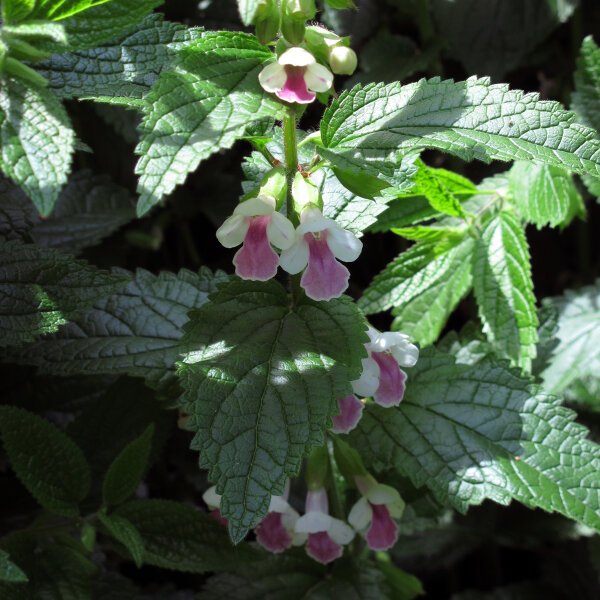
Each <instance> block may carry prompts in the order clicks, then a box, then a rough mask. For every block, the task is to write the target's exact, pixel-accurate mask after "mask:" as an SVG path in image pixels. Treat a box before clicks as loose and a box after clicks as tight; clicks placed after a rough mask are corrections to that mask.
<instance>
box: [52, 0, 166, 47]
mask: <svg viewBox="0 0 600 600" xmlns="http://www.w3.org/2000/svg"><path fill="white" fill-rule="evenodd" d="M162 3H163V0H136V1H135V2H131V0H110V2H108V3H107V4H103V5H99V6H94V7H92V8H88V9H87V10H86V11H85V12H83V13H80V14H77V15H75V16H72V17H70V18H69V19H67V20H65V21H63V24H64V27H65V32H66V34H67V39H68V43H69V47H71V48H78V49H82V48H91V47H94V46H99V45H100V44H102V43H104V42H106V41H108V40H111V39H113V38H116V37H117V36H120V35H123V33H125V32H127V31H131V30H134V29H136V28H137V26H138V25H139V24H140V22H141V21H142V20H143V19H144V17H146V16H147V15H148V14H150V13H151V12H152V11H153V10H154V9H155V8H156V7H157V6H160V5H161V4H162ZM60 50H61V49H59V48H57V49H56V51H60Z"/></svg>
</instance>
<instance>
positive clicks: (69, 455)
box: [0, 406, 90, 516]
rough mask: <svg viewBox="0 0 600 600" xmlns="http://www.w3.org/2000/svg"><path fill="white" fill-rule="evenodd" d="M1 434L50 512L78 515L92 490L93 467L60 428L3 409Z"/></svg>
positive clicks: (17, 466) (14, 463) (17, 410)
mask: <svg viewBox="0 0 600 600" xmlns="http://www.w3.org/2000/svg"><path fill="white" fill-rule="evenodd" d="M0 433H1V434H2V442H3V444H4V449H5V450H6V454H7V455H8V458H9V460H10V464H11V466H12V468H13V469H14V470H15V473H16V474H17V476H18V477H19V479H20V480H21V482H22V483H23V485H24V486H25V487H26V488H27V489H28V490H29V492H30V493H31V495H32V496H33V497H34V498H35V499H36V500H37V501H38V502H39V503H40V504H41V505H42V506H44V507H45V508H47V509H48V510H50V511H52V512H55V513H58V514H60V515H67V516H75V515H77V514H78V508H77V504H78V503H79V502H81V500H83V499H84V498H85V496H86V495H87V493H88V491H89V488H90V467H89V465H88V463H87V461H86V460H85V457H84V456H83V453H82V452H81V450H80V449H79V448H78V447H77V445H76V444H75V443H74V442H73V441H72V440H71V439H70V438H69V437H68V436H67V435H66V434H65V433H63V432H62V431H61V430H60V429H58V428H56V427H55V426H54V425H52V424H51V423H49V422H48V421H46V420H45V419H42V418H41V417H38V416H37V415H34V414H32V413H30V412H27V411H25V410H22V409H20V408H16V407H14V406H0Z"/></svg>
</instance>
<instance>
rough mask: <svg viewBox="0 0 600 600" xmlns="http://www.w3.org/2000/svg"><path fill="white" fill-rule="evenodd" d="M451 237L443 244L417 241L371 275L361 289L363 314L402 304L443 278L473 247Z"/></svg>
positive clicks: (452, 270)
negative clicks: (454, 240)
mask: <svg viewBox="0 0 600 600" xmlns="http://www.w3.org/2000/svg"><path fill="white" fill-rule="evenodd" d="M456 244H457V242H456V243H454V248H453V244H452V241H450V242H449V243H448V244H446V245H444V246H443V247H441V248H440V247H438V246H437V244H436V243H430V242H420V243H418V244H415V245H414V246H411V247H410V248H409V249H408V250H406V251H405V252H402V254H400V255H399V256H398V257H397V258H396V259H395V260H393V261H392V262H391V263H390V264H389V265H388V266H387V267H385V269H383V271H381V273H379V274H378V275H376V276H375V278H374V279H373V281H372V282H371V285H370V286H369V287H368V288H367V289H366V290H365V291H364V293H363V296H362V297H361V298H360V299H359V301H358V305H359V306H360V308H361V309H362V310H363V311H364V312H365V313H366V314H373V313H377V312H382V311H384V310H387V309H389V308H392V307H393V306H396V307H398V306H402V305H404V304H406V303H407V302H410V301H411V300H412V299H413V298H415V297H416V296H418V295H419V294H421V293H423V292H424V291H425V290H427V289H428V288H429V287H431V286H432V285H435V284H437V283H439V282H440V281H443V280H445V279H446V278H447V276H448V275H449V274H450V273H453V272H454V271H455V270H456V264H457V262H460V261H464V260H465V258H467V257H468V256H469V253H470V252H471V251H472V249H473V245H472V244H471V243H469V242H468V240H467V242H465V243H464V244H459V245H458V246H457V245H456Z"/></svg>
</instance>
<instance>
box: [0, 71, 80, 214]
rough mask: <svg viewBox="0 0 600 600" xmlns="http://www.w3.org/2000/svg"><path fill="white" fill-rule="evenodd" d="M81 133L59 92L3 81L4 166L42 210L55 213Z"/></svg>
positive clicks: (0, 165)
mask: <svg viewBox="0 0 600 600" xmlns="http://www.w3.org/2000/svg"><path fill="white" fill-rule="evenodd" d="M74 137H75V134H74V132H73V130H72V129H71V125H70V123H69V117H68V116H67V113H66V112H65V109H64V108H63V107H62V105H61V104H60V102H59V101H58V100H57V99H56V97H55V96H54V94H52V93H51V92H49V91H48V90H44V89H36V90H34V89H32V88H28V87H24V86H23V85H21V84H20V83H18V82H17V81H15V80H13V79H8V80H4V81H3V83H2V85H1V86H0V142H1V152H0V169H1V170H2V171H3V172H4V173H5V174H6V175H7V176H8V177H10V179H12V180H13V181H14V182H15V183H16V184H17V185H19V186H21V187H22V188H23V190H24V191H25V193H26V194H27V195H28V196H29V198H31V200H32V201H33V203H34V204H35V206H36V208H37V209H38V211H39V212H40V214H41V215H43V216H47V215H49V214H50V213H51V212H52V208H53V207H54V203H55V202H56V200H57V198H58V194H59V193H60V189H61V187H62V186H63V184H64V183H65V182H66V180H67V174H68V173H69V168H70V165H71V154H72V153H73V143H74Z"/></svg>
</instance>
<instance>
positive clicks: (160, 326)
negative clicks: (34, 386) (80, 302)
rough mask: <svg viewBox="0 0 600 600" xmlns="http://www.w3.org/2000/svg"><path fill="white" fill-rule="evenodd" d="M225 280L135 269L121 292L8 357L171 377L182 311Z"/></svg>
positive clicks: (65, 370)
mask: <svg viewBox="0 0 600 600" xmlns="http://www.w3.org/2000/svg"><path fill="white" fill-rule="evenodd" d="M225 279H226V276H225V275H224V274H223V273H217V274H216V275H213V274H212V273H211V272H210V271H209V270H208V269H202V270H201V271H200V273H199V274H195V273H192V272H190V271H185V270H183V271H180V272H179V273H178V274H175V273H167V272H164V273H161V274H160V275H159V276H158V277H157V276H155V275H152V274H150V273H148V272H147V271H143V270H139V271H138V272H137V273H136V275H135V278H134V279H133V280H132V281H131V282H130V283H129V284H128V285H127V286H126V287H125V288H124V289H123V291H122V292H120V293H117V294H114V295H113V296H110V297H108V298H106V299H105V300H102V301H100V302H98V303H96V305H95V307H94V308H93V309H92V310H90V311H88V312H86V313H85V314H84V315H82V316H81V317H80V318H79V319H77V320H76V321H75V322H73V323H69V324H68V325H67V326H66V327H63V328H62V329H61V330H60V331H59V332H58V334H56V335H54V336H47V337H45V338H44V339H41V340H39V341H37V342H35V343H33V344H30V345H28V346H27V347H26V348H23V350H22V351H13V352H11V355H10V360H11V362H14V361H17V362H20V363H23V364H34V365H37V366H39V367H40V369H41V370H42V372H48V373H53V374H61V375H76V374H94V373H111V374H115V373H128V374H130V375H134V376H137V377H146V378H147V380H148V381H149V382H152V383H155V384H157V383H158V382H160V381H164V380H165V379H169V378H171V377H172V376H173V375H174V371H173V369H174V368H175V365H174V363H175V361H176V360H177V359H178V358H179V356H180V354H181V352H182V351H183V350H182V349H181V348H180V345H179V339H180V338H181V336H182V334H183V331H182V327H183V324H184V323H185V322H186V321H187V320H188V317H187V313H188V311H189V310H190V309H192V308H195V307H198V306H200V305H201V304H203V303H204V302H206V301H207V299H208V294H209V293H210V292H212V291H214V290H215V288H216V284H217V283H218V282H219V281H223V280H225Z"/></svg>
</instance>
